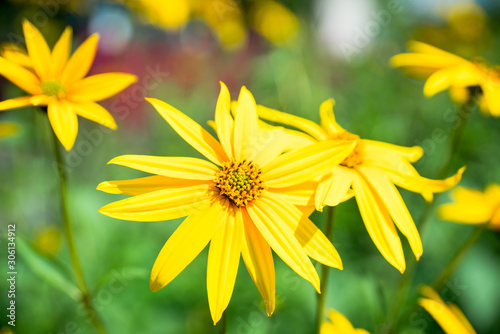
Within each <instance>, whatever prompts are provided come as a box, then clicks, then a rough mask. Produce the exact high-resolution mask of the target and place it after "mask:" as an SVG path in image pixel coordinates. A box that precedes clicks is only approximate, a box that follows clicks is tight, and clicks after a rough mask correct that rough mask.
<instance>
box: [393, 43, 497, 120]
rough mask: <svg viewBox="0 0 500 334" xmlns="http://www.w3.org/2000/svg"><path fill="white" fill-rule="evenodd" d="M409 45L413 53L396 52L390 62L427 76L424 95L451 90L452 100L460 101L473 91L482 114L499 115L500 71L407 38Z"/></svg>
mask: <svg viewBox="0 0 500 334" xmlns="http://www.w3.org/2000/svg"><path fill="white" fill-rule="evenodd" d="M408 48H409V49H410V50H411V51H412V53H403V54H398V55H395V56H394V57H392V58H391V64H392V66H394V67H402V68H403V69H405V70H406V71H407V72H408V74H410V75H414V76H418V77H422V78H427V79H426V82H425V85H424V94H425V95H426V96H428V97H430V96H433V95H435V94H436V93H439V92H441V91H443V90H446V89H450V95H451V97H452V99H453V100H454V101H455V102H457V103H461V104H463V103H465V102H466V101H467V100H468V98H469V96H470V94H474V95H477V96H478V98H479V106H480V108H481V111H482V112H483V113H484V114H485V115H492V116H495V117H499V116H500V72H499V71H498V69H497V68H495V67H491V66H490V65H488V64H486V63H485V62H483V61H468V60H466V59H464V58H462V57H459V56H457V55H454V54H452V53H449V52H446V51H443V50H441V49H438V48H436V47H434V46H431V45H429V44H425V43H421V42H417V41H410V42H409V43H408Z"/></svg>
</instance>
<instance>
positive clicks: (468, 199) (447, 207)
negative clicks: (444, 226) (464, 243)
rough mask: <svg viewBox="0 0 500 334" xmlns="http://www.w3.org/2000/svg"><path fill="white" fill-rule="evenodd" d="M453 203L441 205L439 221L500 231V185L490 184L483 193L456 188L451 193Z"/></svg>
mask: <svg viewBox="0 0 500 334" xmlns="http://www.w3.org/2000/svg"><path fill="white" fill-rule="evenodd" d="M452 196H453V199H454V200H455V203H449V204H444V205H441V207H440V208H439V211H438V214H439V217H440V218H441V219H444V220H449V221H452V222H456V223H461V224H471V225H477V224H487V223H489V227H490V228H492V229H496V230H500V185H498V184H497V183H492V184H490V185H488V186H487V187H486V189H485V190H484V192H481V191H479V190H474V189H467V188H463V187H457V188H456V189H455V190H454V191H453V195H452Z"/></svg>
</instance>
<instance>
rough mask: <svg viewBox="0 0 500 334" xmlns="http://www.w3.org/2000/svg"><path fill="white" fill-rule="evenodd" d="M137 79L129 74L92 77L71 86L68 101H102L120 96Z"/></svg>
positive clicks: (104, 74)
mask: <svg viewBox="0 0 500 334" xmlns="http://www.w3.org/2000/svg"><path fill="white" fill-rule="evenodd" d="M136 81H137V77H136V76H135V75H132V74H128V73H103V74H96V75H91V76H89V77H86V78H83V79H81V80H78V81H76V82H74V83H73V84H71V86H69V88H68V94H67V96H68V99H70V100H72V101H101V100H104V99H107V98H109V97H111V96H113V95H116V94H118V93H119V92H121V91H122V90H124V89H125V88H127V87H128V86H130V85H131V84H132V83H134V82H136Z"/></svg>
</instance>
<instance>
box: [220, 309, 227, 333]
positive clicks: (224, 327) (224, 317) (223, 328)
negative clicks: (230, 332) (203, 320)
mask: <svg viewBox="0 0 500 334" xmlns="http://www.w3.org/2000/svg"><path fill="white" fill-rule="evenodd" d="M226 332H227V309H226V310H225V311H224V312H223V313H222V317H221V319H220V321H219V333H220V334H226Z"/></svg>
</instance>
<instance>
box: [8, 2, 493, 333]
mask: <svg viewBox="0 0 500 334" xmlns="http://www.w3.org/2000/svg"><path fill="white" fill-rule="evenodd" d="M0 6H1V7H0V39H1V42H2V43H3V44H2V45H3V46H4V47H5V46H6V45H9V43H18V44H19V43H20V44H22V42H23V37H22V36H23V34H22V27H21V22H22V19H23V18H26V19H28V20H30V21H31V22H32V23H34V24H35V25H36V26H37V27H38V28H39V29H40V30H41V31H42V33H43V35H44V36H45V37H46V39H47V41H48V43H49V45H51V46H52V45H53V44H54V43H55V41H56V40H57V38H58V37H59V36H60V34H61V32H62V31H63V29H64V27H65V26H67V25H70V26H72V27H73V29H74V32H75V37H74V40H73V49H74V48H75V47H76V46H78V45H80V44H81V43H82V42H83V40H84V39H85V38H86V37H87V36H89V35H90V34H92V33H94V32H98V33H99V34H100V36H101V40H100V44H99V49H98V53H97V56H96V60H95V62H94V65H93V67H92V70H91V74H97V73H102V72H112V71H121V72H129V73H133V74H136V75H137V76H138V78H139V80H138V82H137V83H136V84H134V85H132V86H130V87H129V88H128V89H127V90H125V91H124V92H122V93H121V94H119V95H117V96H115V97H113V98H110V99H108V100H106V101H104V102H103V103H102V104H103V105H104V106H105V107H106V108H107V109H108V110H109V111H110V112H111V113H112V114H113V116H114V117H115V119H116V121H117V123H118V130H116V131H112V130H108V129H106V128H103V127H101V126H99V125H97V124H96V123H93V122H90V121H88V120H86V119H82V118H79V125H80V130H79V133H78V137H77V140H76V143H75V146H74V148H73V149H72V150H71V151H70V152H68V153H67V154H66V155H65V163H66V165H65V168H66V171H67V173H68V177H69V200H70V207H71V211H70V215H71V218H72V220H73V225H74V233H75V237H76V243H77V246H78V250H79V254H80V258H81V262H82V266H83V269H84V273H85V275H86V279H87V282H88V285H89V286H90V289H91V291H92V294H93V296H94V305H95V307H96V308H97V310H98V311H99V312H100V315H101V317H102V319H103V321H104V323H105V325H106V326H107V328H108V330H109V332H110V333H217V332H218V328H217V327H214V326H213V324H212V321H211V318H210V313H209V309H208V301H207V293H206V279H205V277H206V260H207V252H208V249H206V250H205V251H204V252H202V254H201V255H200V256H198V257H197V258H196V259H195V261H194V262H193V263H192V264H191V265H190V266H188V268H187V269H186V270H184V271H183V272H182V273H181V274H180V275H179V276H178V277H177V278H176V279H175V280H174V281H173V282H172V283H170V284H169V285H168V286H167V287H166V288H164V289H162V290H160V291H159V292H156V293H152V292H151V291H150V289H149V286H148V284H149V272H150V270H151V267H152V265H153V262H154V260H155V258H156V256H157V254H158V252H159V251H160V249H161V247H162V246H163V244H164V243H165V241H166V240H167V239H168V237H169V236H170V235H171V234H172V232H173V231H174V230H175V228H176V227H177V226H178V225H179V224H180V222H181V221H182V219H177V220H173V221H168V222H155V223H138V222H128V221H121V220H116V219H111V218H108V217H106V216H103V215H101V214H99V213H97V210H98V209H99V208H100V207H101V206H103V205H105V204H107V203H109V202H112V201H115V200H117V199H119V197H120V196H118V195H109V194H104V193H101V192H99V191H97V190H95V187H96V186H97V184H99V183H100V182H102V181H105V180H118V179H128V178H133V177H140V176H144V173H141V172H138V171H134V170H132V169H129V168H125V167H120V166H113V165H109V166H106V163H107V162H108V161H109V160H110V159H112V158H113V157H116V156H118V155H122V154H144V155H163V156H176V155H181V156H199V154H198V153H197V152H196V151H195V150H194V149H192V148H191V147H190V146H189V145H188V144H187V143H185V142H184V141H183V140H182V139H181V138H180V137H179V136H178V135H177V134H176V133H175V132H174V131H173V130H172V129H171V128H170V127H169V126H168V124H167V123H166V122H164V120H163V119H162V118H161V116H160V115H159V114H158V113H157V112H156V111H155V110H154V109H153V108H152V106H150V105H149V104H148V103H146V102H145V101H144V97H155V98H158V99H161V100H163V101H166V102H167V103H169V104H171V105H173V106H175V107H177V108H178V109H180V110H181V111H183V112H184V113H186V114H187V115H189V116H190V117H192V118H193V119H195V120H196V121H198V122H199V123H200V124H203V125H205V124H206V122H207V121H208V120H210V119H212V118H213V115H214V110H215V103H216V99H217V96H218V92H219V81H223V82H225V83H226V84H227V85H228V87H229V89H230V92H231V95H232V98H233V99H236V98H237V95H238V93H239V89H240V87H241V86H243V85H245V86H247V87H248V88H249V89H250V91H251V92H252V93H253V94H254V96H255V99H256V101H257V103H259V104H263V105H265V106H268V107H271V108H275V109H279V110H283V111H286V112H289V113H293V114H296V115H300V116H303V117H306V118H309V119H311V120H314V121H319V115H318V110H319V105H320V103H321V102H322V101H324V100H326V99H328V98H330V97H333V98H335V99H336V102H337V103H336V106H335V108H334V110H335V115H336V117H337V120H338V122H339V123H340V124H341V125H342V126H344V127H345V128H346V129H348V130H349V131H351V132H353V133H355V134H358V135H360V136H361V137H362V138H367V139H375V140H381V141H386V142H389V143H393V144H398V145H406V146H413V145H420V146H422V147H423V148H424V149H425V155H424V157H423V158H422V159H421V160H420V161H419V162H417V163H416V164H415V165H416V167H417V169H418V171H419V172H420V173H421V174H422V175H423V176H426V177H433V176H435V175H436V173H437V170H438V169H439V167H440V166H441V165H442V164H443V163H444V161H445V159H446V158H447V148H448V146H449V142H448V140H447V139H446V138H447V137H446V136H445V137H446V138H445V139H443V137H442V135H437V136H436V133H443V132H444V133H446V134H449V133H450V132H451V130H452V127H453V120H454V117H453V114H454V112H455V111H456V110H458V106H455V105H453V103H452V102H451V100H450V98H449V96H448V94H447V93H445V92H443V93H440V94H438V95H436V96H435V97H433V98H431V99H428V98H425V97H424V96H423V93H422V88H423V82H421V81H418V80H415V79H411V78H408V77H406V76H404V75H403V74H402V73H401V72H400V71H398V70H395V69H392V68H390V66H389V58H390V57H391V56H393V55H395V54H397V53H401V52H404V51H405V50H406V48H405V44H406V42H407V41H408V40H410V39H417V40H419V41H423V42H428V43H430V44H433V45H435V46H437V47H440V48H442V49H445V50H448V51H451V52H454V53H457V54H459V55H462V56H464V57H466V58H469V59H472V58H484V59H486V60H487V61H489V62H491V63H493V64H500V3H499V2H498V1H496V0H490V1H486V0H485V1H478V2H474V1H451V0H449V1H435V0H426V1H411V0H408V1H403V0H401V1H398V0H391V1H375V0H350V1H342V0H316V1H299V0H288V1H285V0H283V1H267V0H245V1H242V0H206V1H203V0H178V1H154V0H142V1H132V0H122V1H96V0H92V1H78V0H32V1H22V0H10V1H2V2H1V4H0ZM21 94H22V92H21V91H20V90H19V89H18V88H17V87H15V86H14V85H13V84H11V83H10V82H8V81H7V80H5V79H4V78H0V98H1V100H4V99H8V98H12V97H16V96H20V95H21ZM450 115H451V116H450ZM0 123H14V124H16V126H15V129H12V128H11V130H12V131H10V132H12V133H10V135H9V136H7V137H5V138H2V139H0V175H1V176H0V180H1V181H0V221H1V224H2V231H4V232H5V233H6V230H7V228H6V226H7V224H14V223H15V224H16V243H17V244H16V247H17V271H18V276H17V291H16V310H17V318H16V320H17V321H16V327H15V328H12V327H10V326H7V321H8V318H6V317H5V316H4V315H2V317H0V333H11V332H14V333H92V332H93V329H92V328H91V327H90V324H89V323H88V321H87V319H86V317H85V313H84V311H83V308H82V307H81V306H79V305H78V302H77V300H78V290H77V288H76V286H75V283H74V279H73V276H72V271H71V268H70V266H69V259H68V255H67V247H66V243H65V240H64V236H63V234H62V224H61V218H60V208H59V192H58V178H57V169H56V167H57V166H55V165H54V163H53V153H52V143H51V136H50V131H51V129H50V127H49V124H48V121H47V119H46V118H45V116H43V115H42V114H41V113H40V112H38V111H37V110H35V109H34V108H23V109H17V110H11V111H5V112H1V113H0ZM207 128H208V126H207ZM499 129H500V120H499V119H495V118H486V117H483V116H482V115H481V114H480V113H479V112H478V110H477V108H476V110H475V111H474V112H473V114H472V116H471V119H470V120H469V123H468V125H467V128H466V130H465V133H464V136H463V138H462V142H461V145H460V148H459V151H458V152H457V155H456V157H455V159H454V160H453V165H452V166H453V168H452V169H453V171H456V170H457V169H458V168H459V167H460V166H462V165H467V166H468V169H467V171H466V173H465V174H464V177H463V180H462V183H461V185H463V186H468V187H472V188H478V189H483V188H484V187H485V186H486V185H487V184H488V183H490V182H499V181H500V168H499V167H498V152H500V131H499ZM210 131H211V129H210ZM436 131H437V132H436ZM450 174H451V172H450ZM401 192H402V195H403V197H404V199H405V201H406V203H407V205H408V207H409V210H410V212H411V214H412V216H413V218H414V219H415V220H418V219H419V217H420V215H421V213H422V211H423V209H424V207H425V202H424V200H423V199H422V198H421V197H420V196H418V195H416V194H413V193H409V192H406V191H404V190H402V191H401ZM437 200H438V201H440V202H447V201H449V195H448V194H443V195H442V196H438V197H437ZM324 219H325V217H324V216H323V215H322V214H320V213H314V214H313V215H312V220H313V221H314V222H316V223H317V224H318V225H319V226H322V225H323V223H324ZM431 220H432V221H431V222H430V224H429V225H430V226H429V228H428V229H427V230H426V233H425V234H424V235H422V239H423V242H424V255H423V256H422V258H421V260H420V264H419V268H418V271H417V275H416V281H415V282H414V284H412V286H411V288H410V292H411V293H415V292H416V291H417V289H418V283H426V284H430V283H431V282H432V281H433V280H434V279H435V278H436V277H437V275H438V274H439V273H440V272H441V270H442V269H443V268H444V267H445V266H446V264H447V263H448V261H449V260H450V258H451V257H452V256H453V254H454V253H455V251H456V250H457V249H458V248H459V247H460V245H461V244H462V243H463V242H464V241H465V240H466V238H467V236H468V235H469V234H470V233H471V231H472V227H470V226H465V225H458V224H453V223H450V222H445V221H441V220H439V219H438V218H436V216H435V215H433V216H432V218H431ZM402 241H403V245H404V247H405V254H406V259H407V261H413V260H412V259H411V256H412V254H411V252H410V251H409V248H408V244H407V241H406V239H405V238H404V237H402ZM333 244H334V245H335V246H336V248H337V249H338V251H339V253H340V255H341V257H342V260H343V263H344V270H343V271H338V270H332V271H331V275H330V281H329V284H330V289H329V294H328V296H327V306H328V307H330V308H335V309H336V310H338V311H340V312H342V313H343V314H345V315H346V316H347V317H348V318H349V319H350V320H351V322H352V323H353V325H354V326H355V327H361V328H365V329H367V330H369V331H370V332H371V333H381V330H382V325H383V323H384V319H385V318H386V316H387V314H388V312H389V307H390V303H391V301H392V298H393V295H394V293H395V291H396V286H397V283H398V281H399V279H400V277H401V274H400V273H399V272H398V271H397V270H396V269H394V268H393V267H392V266H390V265H389V264H388V263H387V262H386V261H385V260H384V259H383V257H382V255H381V254H380V253H379V252H378V251H377V249H376V247H375V246H374V244H373V242H372V241H371V239H370V238H369V235H368V233H367V232H366V230H365V227H364V225H363V222H362V220H361V217H360V214H359V211H358V209H357V206H356V203H355V201H354V200H350V201H348V202H345V203H343V204H341V205H340V206H339V207H338V210H337V219H336V225H335V231H334V236H333ZM0 254H1V256H2V259H5V260H1V261H2V263H4V264H5V266H2V268H6V266H7V265H6V263H7V260H6V259H7V245H6V237H2V240H1V249H0ZM499 259H500V234H499V233H498V232H493V231H488V232H486V233H485V234H483V236H482V238H481V239H480V241H479V242H478V243H477V244H476V245H475V246H474V248H473V249H472V250H471V251H470V252H469V253H468V255H467V257H466V258H465V260H464V262H463V263H462V265H461V266H460V268H459V269H458V271H457V272H456V273H455V274H454V275H453V276H452V278H451V279H450V281H449V282H448V283H447V289H448V290H447V292H446V294H443V297H444V298H445V299H446V300H448V301H452V302H454V303H456V304H458V306H459V307H460V308H461V309H462V310H463V312H464V313H465V315H466V316H467V318H468V319H469V320H470V321H471V323H472V325H473V327H474V328H475V329H476V330H477V332H478V333H498V332H499V331H500V317H499V315H500V285H499V284H498V282H499V279H500V264H499V263H500V261H499ZM275 263H276V289H277V291H276V293H277V301H278V304H277V307H276V311H275V313H274V315H273V316H272V317H271V318H268V317H267V316H266V315H265V311H264V305H263V302H262V299H261V297H260V295H259V293H258V290H257V288H256V287H255V285H254V284H253V282H252V281H251V279H250V277H249V275H248V273H247V272H246V269H245V266H244V265H243V263H241V265H240V271H239V274H238V278H237V281H236V287H235V290H234V293H233V297H232V299H231V302H230V304H229V308H228V310H227V311H226V312H228V332H229V333H239V334H240V333H241V334H246V333H310V332H312V329H313V324H314V319H315V313H316V307H315V303H316V298H315V293H314V290H313V287H312V286H311V285H310V284H309V283H307V282H306V281H305V280H303V279H301V278H300V277H299V276H298V275H296V274H295V273H294V272H293V271H291V269H289V268H288V267H287V266H286V265H284V263H283V262H282V261H281V260H280V259H279V258H277V257H276V259H275ZM6 272H7V269H5V270H4V269H2V277H4V275H5V274H6ZM0 286H1V287H2V297H1V298H0V300H1V305H0V308H1V309H2V310H5V309H6V307H7V303H8V300H7V298H6V293H4V291H7V284H6V280H5V279H2V280H1V281H0ZM412 307H414V305H412V304H410V303H409V302H408V303H406V304H405V305H404V310H409V309H411V308H412ZM4 312H5V311H4ZM402 323H403V327H402V333H410V334H412V333H442V330H441V329H440V328H439V327H438V326H437V324H436V323H435V322H434V321H433V320H432V318H431V317H430V316H429V315H428V314H427V313H426V312H424V311H423V310H422V309H420V308H415V312H413V313H412V314H411V316H410V318H408V320H406V319H402ZM9 330H10V332H9Z"/></svg>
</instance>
